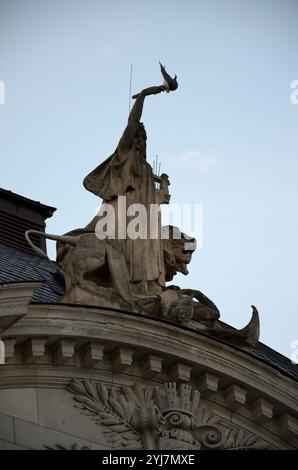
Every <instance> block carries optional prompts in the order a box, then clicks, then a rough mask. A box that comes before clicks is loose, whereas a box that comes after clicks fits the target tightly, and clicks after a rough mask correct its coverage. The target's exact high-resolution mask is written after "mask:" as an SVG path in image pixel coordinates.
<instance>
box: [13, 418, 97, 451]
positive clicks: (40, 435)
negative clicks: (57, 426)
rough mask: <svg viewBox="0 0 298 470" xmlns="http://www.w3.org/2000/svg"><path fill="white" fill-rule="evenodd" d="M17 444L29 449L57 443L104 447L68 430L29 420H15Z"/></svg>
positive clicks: (65, 445)
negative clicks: (56, 428) (63, 430)
mask: <svg viewBox="0 0 298 470" xmlns="http://www.w3.org/2000/svg"><path fill="white" fill-rule="evenodd" d="M15 436H16V444H17V445H19V446H23V447H27V448H29V449H44V450H45V448H46V447H54V446H55V444H59V445H60V446H63V447H65V448H66V449H70V448H71V446H72V445H73V444H77V446H78V447H79V448H80V447H88V448H90V449H98V450H99V449H103V448H104V447H103V446H101V445H98V444H96V443H94V442H91V441H88V440H85V439H81V438H78V436H76V435H71V434H68V433H66V432H60V431H56V430H54V429H50V428H46V427H44V426H39V425H36V424H33V423H30V422H28V421H22V420H19V419H16V420H15Z"/></svg>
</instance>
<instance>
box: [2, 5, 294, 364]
mask: <svg viewBox="0 0 298 470" xmlns="http://www.w3.org/2000/svg"><path fill="white" fill-rule="evenodd" d="M297 45H298V2H297V1H296V0H249V1H248V0H246V1H244V0H184V1H178V0H172V1H169V0H164V1H163V2H160V1H155V0H151V1H150V2H149V1H141V0H138V1H136V0H125V1H120V0H118V1H117V0H111V1H109V2H107V1H101V0H97V1H94V0H59V1H58V0H51V1H37V0H36V1H34V0H26V1H23V0H19V1H16V0H7V1H5V0H0V80H3V81H4V82H5V85H6V104H5V105H0V155H1V179H0V186H1V187H3V188H5V189H8V190H11V191H14V192H16V193H19V194H22V195H24V196H27V197H29V198H32V199H34V200H39V201H41V202H43V203H45V204H49V205H52V206H55V207H57V209H58V210H57V212H56V213H55V215H54V217H53V218H52V219H50V220H48V223H47V231H48V232H50V233H57V234H62V233H65V232H67V231H69V230H71V229H73V228H77V227H82V226H84V225H86V224H87V223H88V222H89V221H90V220H91V218H93V216H94V214H95V211H96V208H97V206H98V203H99V200H98V199H97V198H96V197H95V196H94V195H92V194H91V193H88V192H87V191H86V190H85V189H84V188H83V185H82V180H83V177H84V176H85V175H86V174H87V173H89V172H90V171H91V170H92V169H94V168H95V167H96V166H97V165H98V164H99V163H100V162H102V161H103V160H104V159H105V158H107V157H108V156H109V155H110V154H111V153H112V152H113V151H114V149H115V147H116V145H117V143H118V140H119V138H120V136H121V134H122V131H123V129H124V127H125V124H126V120H127V115H128V96H129V75H130V66H131V64H133V83H132V91H133V93H135V92H138V91H140V89H142V88H145V87H147V86H151V85H159V84H160V83H161V75H160V72H159V66H158V60H161V61H162V62H163V63H165V64H166V66H167V68H168V70H169V72H172V73H176V74H177V75H178V81H179V88H178V90H177V91H176V92H175V93H170V94H165V93H164V94H161V95H157V96H153V97H150V98H149V99H148V100H147V102H146V103H145V109H144V113H143V119H142V120H143V121H144V123H145V125H146V129H147V134H148V146H147V158H148V160H149V161H150V162H151V161H152V160H153V159H154V157H155V155H156V154H158V155H159V158H160V160H161V162H162V171H163V172H165V173H167V174H168V175H169V177H170V181H171V187H170V190H171V195H172V202H175V203H184V204H185V203H199V204H203V207H204V234H203V244H202V247H201V248H200V250H198V251H197V252H196V253H195V254H194V256H193V260H192V263H191V265H189V268H190V274H189V275H188V276H187V277H184V276H182V275H178V276H177V277H176V278H175V280H174V284H179V285H180V286H181V287H189V288H194V289H199V290H201V291H203V292H204V293H205V294H206V295H207V296H209V297H210V298H211V299H212V300H213V301H214V302H215V303H216V305H217V306H218V308H219V309H220V311H221V319H222V320H223V321H225V322H227V323H229V324H231V325H233V326H235V327H237V328H241V327H243V326H244V325H245V324H246V323H247V322H248V321H249V319H250V316H251V307H250V305H251V304H254V305H256V307H257V308H258V310H259V313H260V318H261V340H262V341H263V342H265V343H266V344H267V345H269V346H270V347H272V348H274V349H277V350H278V351H280V352H282V353H283V354H284V355H286V356H289V355H290V354H291V352H292V350H291V342H292V341H294V340H296V339H298V306H297V286H298V249H297V239H298V218H297V205H298V184H297V181H298V150H297V136H298V132H297V131H298V105H294V104H291V101H290V94H291V91H292V90H291V88H290V84H291V82H292V81H293V80H295V79H296V80H297V79H298V62H297V53H298V50H297ZM50 244H51V242H50ZM49 252H50V254H51V256H52V257H53V256H54V253H55V248H54V245H51V246H50V248H49Z"/></svg>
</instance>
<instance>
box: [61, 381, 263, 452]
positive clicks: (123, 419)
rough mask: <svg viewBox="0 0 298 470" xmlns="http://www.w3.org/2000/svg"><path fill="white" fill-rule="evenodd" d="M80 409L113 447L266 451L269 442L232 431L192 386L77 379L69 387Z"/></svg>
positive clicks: (170, 383) (173, 383)
mask: <svg viewBox="0 0 298 470" xmlns="http://www.w3.org/2000/svg"><path fill="white" fill-rule="evenodd" d="M67 390H68V391H69V392H71V393H72V394H73V399H74V400H75V402H76V404H75V407H76V408H79V409H81V410H82V414H84V415H87V416H90V417H91V418H92V419H93V420H94V421H95V423H96V424H98V425H100V426H101V428H102V432H103V434H104V436H105V438H106V441H107V445H108V446H110V447H111V448H113V449H123V450H124V449H133V450H138V449H146V450H204V449H208V450H213V449H214V450H215V449H222V450H233V449H234V450H236V449H237V450H239V449H266V448H268V447H269V445H268V443H266V442H264V441H262V440H260V439H259V438H257V437H256V436H254V435H252V434H250V433H247V432H245V431H243V430H242V429H241V430H235V429H229V428H227V427H226V426H224V425H223V424H221V420H220V418H219V417H218V416H214V415H213V414H212V411H211V410H210V408H207V407H205V406H203V405H202V404H201V401H200V392H199V391H198V390H196V389H193V388H192V387H191V386H190V385H188V384H183V383H181V384H177V383H175V382H167V383H165V384H164V385H161V386H159V387H151V386H143V385H141V384H137V383H136V384H134V385H133V386H132V387H131V386H122V387H121V388H120V389H118V390H116V389H115V388H111V389H108V388H107V387H106V386H105V385H104V384H102V383H101V384H100V383H95V382H93V381H89V380H77V379H73V380H71V382H70V383H69V384H68V385H67Z"/></svg>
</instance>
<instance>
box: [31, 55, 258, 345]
mask: <svg viewBox="0 0 298 470" xmlns="http://www.w3.org/2000/svg"><path fill="white" fill-rule="evenodd" d="M160 66H161V73H162V76H163V78H164V80H165V81H164V83H163V84H162V85H159V86H152V87H149V88H145V89H143V90H141V91H140V92H139V93H137V94H136V95H134V96H133V98H134V99H135V102H134V105H133V108H132V110H131V112H130V114H129V118H128V122H127V125H126V127H125V129H124V132H123V134H122V136H121V138H120V140H119V143H118V145H117V147H116V149H115V151H114V152H113V153H112V155H111V156H109V157H108V158H107V159H106V160H105V161H104V162H103V163H101V164H100V165H99V166H97V168H95V169H94V170H93V171H92V172H91V173H90V174H88V176H86V177H85V179H84V186H85V188H86V189H87V190H88V191H90V192H92V193H93V194H95V195H96V196H98V197H100V198H101V199H102V201H103V202H102V207H101V210H100V212H99V214H98V215H97V216H96V217H94V218H93V220H91V222H90V223H89V224H88V225H87V226H86V227H85V228H81V229H76V230H73V231H71V232H69V233H67V234H66V235H64V236H57V235H49V234H42V233H40V235H41V236H45V237H46V238H49V239H54V240H57V242H58V243H57V265H58V267H59V268H60V270H61V272H62V274H63V276H64V279H65V284H66V293H65V296H64V297H63V299H61V302H68V303H69V302H70V303H81V304H89V305H95V306H101V307H105V306H107V307H114V308H121V309H125V310H129V311H134V312H136V313H142V314H147V315H150V316H158V317H161V318H163V319H165V320H168V321H173V322H176V323H183V324H188V325H191V326H192V327H194V328H197V329H201V330H205V331H206V332H207V333H208V334H211V335H216V336H218V337H221V338H222V339H224V340H227V341H229V342H232V343H233V342H234V343H235V344H238V345H242V346H243V347H249V346H251V345H253V344H254V343H255V342H256V341H257V340H258V337H259V318H258V312H257V310H256V309H255V308H253V316H252V319H251V321H250V322H249V324H248V325H247V326H246V327H245V328H244V329H242V330H234V329H231V328H226V327H225V326H223V325H222V324H221V323H219V322H218V319H219V316H220V314H219V310H218V309H217V307H216V306H215V304H214V303H213V302H212V301H211V300H210V299H208V298H207V297H206V296H205V295H204V294H203V293H202V292H200V291H199V290H194V289H180V288H179V287H177V286H169V287H167V286H166V282H169V281H172V279H173V277H174V276H175V275H176V274H177V272H181V273H183V274H185V275H186V274H188V269H187V265H188V264H189V262H190V261H191V257H192V253H193V251H194V250H195V247H196V242H195V239H194V238H192V237H188V236H187V235H186V234H184V233H182V232H181V231H180V230H179V228H177V227H173V226H168V227H162V223H161V215H160V210H159V208H160V205H161V204H168V203H169V200H170V194H169V184H170V183H169V178H168V175H166V174H164V173H163V174H162V175H156V174H154V172H153V169H152V167H151V165H150V164H149V162H148V161H147V151H146V141H147V134H146V130H145V126H144V124H143V123H142V122H141V117H142V112H143V107H144V102H145V98H147V97H149V96H151V95H157V94H159V93H162V92H164V91H166V92H172V91H174V90H176V89H177V88H178V83H177V76H176V75H175V76H174V78H172V77H171V76H170V75H169V74H168V73H167V71H166V69H165V67H164V66H163V65H162V64H160ZM153 215H155V216H154V217H153ZM110 222H112V223H111V224H110ZM107 227H108V228H107ZM132 228H133V230H132ZM33 233H36V232H35V231H32V230H31V231H29V232H27V233H26V238H27V240H28V242H29V244H30V245H31V246H32V248H33V249H34V250H35V251H36V252H37V253H38V254H39V255H41V256H46V255H45V254H44V253H43V252H42V251H41V250H40V249H38V248H37V247H35V246H34V245H33V243H32V242H31V240H30V234H33ZM164 233H167V236H164ZM206 321H207V323H205V322H206Z"/></svg>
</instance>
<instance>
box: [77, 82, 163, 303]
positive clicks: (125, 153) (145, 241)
mask: <svg viewBox="0 0 298 470" xmlns="http://www.w3.org/2000/svg"><path fill="white" fill-rule="evenodd" d="M162 91H165V86H164V85H161V86H157V87H150V88H146V89H144V90H143V91H141V92H140V93H139V94H138V95H135V103H134V106H133V108H132V110H131V112H130V115H129V118H128V123H127V126H126V128H125V130H124V132H123V135H122V137H121V139H120V141H119V143H118V146H117V148H116V150H115V151H114V153H113V154H112V155H111V156H110V157H109V158H108V159H107V160H105V161H104V162H103V163H101V164H100V165H99V166H98V167H97V168H96V169H95V170H93V171H92V172H91V173H90V174H89V175H88V176H87V177H86V178H85V179H84V186H85V188H86V189H87V190H88V191H91V192H92V193H94V194H96V195H97V196H99V197H100V198H102V199H103V203H104V204H111V205H112V206H113V208H114V210H115V215H116V238H117V229H118V227H119V225H120V218H121V219H123V217H124V218H125V221H126V222H125V224H126V228H127V225H128V224H129V222H130V220H131V217H126V214H123V213H122V214H120V213H119V214H118V209H119V212H121V210H122V209H121V207H120V203H119V201H120V199H119V197H120V196H122V200H123V196H124V197H125V198H126V208H127V209H129V208H131V209H133V208H134V206H132V205H133V204H142V205H143V207H144V208H145V209H146V216H145V217H146V218H145V220H144V219H143V222H142V225H147V227H146V228H147V230H144V227H140V231H141V232H143V235H140V238H136V239H131V238H130V237H129V236H126V237H125V238H124V237H123V239H119V237H118V242H119V245H120V246H121V247H122V250H123V253H124V256H125V259H126V263H127V266H128V270H129V277H130V282H131V286H132V290H133V292H134V293H135V294H137V295H148V294H149V295H150V294H156V293H158V292H161V291H162V289H163V288H164V285H165V273H164V261H163V251H162V240H161V223H160V217H159V216H158V222H157V227H155V236H153V237H152V236H150V231H151V229H152V230H153V232H154V227H152V224H151V222H152V220H151V218H150V210H152V207H154V206H152V205H155V210H156V208H158V206H159V204H161V203H167V202H169V194H168V178H167V175H161V177H157V176H156V175H154V174H153V171H152V167H151V165H150V164H149V163H148V162H147V160H146V140H147V135H146V130H145V127H144V125H143V123H142V122H140V119H141V116H142V111H143V105H144V100H145V97H146V96H149V95H152V94H157V93H160V92H162ZM156 181H159V183H158V184H159V185H160V186H159V188H157V187H156V186H157V185H156ZM122 212H123V211H122ZM132 215H133V216H134V217H135V216H138V213H135V214H130V216H132ZM97 222H98V217H95V219H93V220H92V221H91V223H90V224H89V225H88V226H87V227H86V229H88V230H94V229H95V227H96V223H97ZM120 238H121V237H120Z"/></svg>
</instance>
